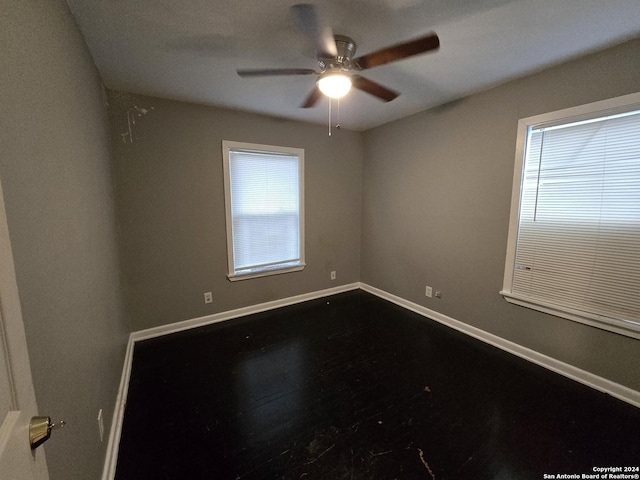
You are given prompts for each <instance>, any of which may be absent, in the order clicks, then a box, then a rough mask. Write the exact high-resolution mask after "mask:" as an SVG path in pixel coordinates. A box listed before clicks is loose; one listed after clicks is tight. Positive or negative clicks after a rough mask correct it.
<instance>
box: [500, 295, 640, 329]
mask: <svg viewBox="0 0 640 480" xmlns="http://www.w3.org/2000/svg"><path fill="white" fill-rule="evenodd" d="M500 295H502V296H503V297H504V299H505V300H506V301H507V302H509V303H512V304H514V305H519V306H521V307H526V308H531V309H533V310H538V311H539V312H544V313H548V314H549V315H555V316H556V317H562V318H566V319H568V320H572V321H574V322H578V323H582V324H585V325H590V326H592V327H596V328H600V329H602V330H607V331H609V332H613V333H617V334H620V335H624V336H627V337H631V338H637V339H640V325H639V324H637V323H634V322H631V321H623V320H618V319H614V318H608V317H603V316H602V315H595V314H591V313H587V312H581V311H579V310H573V309H569V308H564V307H558V306H554V305H548V304H545V303H543V302H540V301H539V300H536V299H532V298H528V297H524V296H520V295H514V294H512V293H511V292H508V291H505V290H502V291H501V292H500Z"/></svg>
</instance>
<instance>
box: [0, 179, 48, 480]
mask: <svg viewBox="0 0 640 480" xmlns="http://www.w3.org/2000/svg"><path fill="white" fill-rule="evenodd" d="M36 415H38V412H37V406H36V399H35V394H34V390H33V380H32V379H31V366H30V365H29V353H28V350H27V343H26V338H25V334H24V325H23V323H22V311H21V308H20V299H19V296H18V286H17V283H16V275H15V269H14V265H13V255H12V253H11V243H10V241H9V230H8V227H7V217H6V214H5V209H4V196H3V194H2V185H1V182H0V480H48V478H49V475H48V473H47V466H46V462H45V458H44V450H43V449H42V447H40V448H37V449H36V450H34V451H32V450H31V447H30V446H29V420H30V419H31V417H32V416H36Z"/></svg>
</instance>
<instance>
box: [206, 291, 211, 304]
mask: <svg viewBox="0 0 640 480" xmlns="http://www.w3.org/2000/svg"><path fill="white" fill-rule="evenodd" d="M212 302H213V294H212V293H211V292H204V303H212Z"/></svg>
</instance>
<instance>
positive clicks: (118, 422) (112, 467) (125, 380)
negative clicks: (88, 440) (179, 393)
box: [102, 334, 135, 480]
mask: <svg viewBox="0 0 640 480" xmlns="http://www.w3.org/2000/svg"><path fill="white" fill-rule="evenodd" d="M134 344H135V342H134V340H133V334H131V335H129V341H128V342H127V350H126V352H125V355H124V365H123V367H122V376H121V377H120V386H119V387H118V395H117V397H116V405H115V408H114V409H113V417H112V418H111V428H110V429H109V440H108V443H107V453H106V455H105V461H104V468H103V469H102V480H113V479H114V478H115V475H116V464H117V463H118V448H119V447H120V434H121V433H122V421H123V419H124V409H125V407H126V406H127V394H128V392H129V378H130V377H131V366H132V364H133V347H134V346H135V345H134Z"/></svg>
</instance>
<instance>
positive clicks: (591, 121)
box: [501, 94, 640, 338]
mask: <svg viewBox="0 0 640 480" xmlns="http://www.w3.org/2000/svg"><path fill="white" fill-rule="evenodd" d="M501 294H502V295H504V297H505V299H506V300H507V301H509V302H512V303H515V304H518V305H522V306H526V307H529V308H534V309H537V310H541V311H544V312H547V313H551V314H554V315H557V316H561V317H565V318H569V319H571V320H575V321H578V322H582V323H587V324H589V325H593V326H597V327H600V328H604V329H607V330H610V331H614V332H617V333H621V334H624V335H628V336H631V337H635V338H640V94H633V95H627V96H624V97H619V98H616V99H612V100H607V101H604V102H597V103H594V104H590V105H586V106H582V107H576V108H572V109H568V110H563V111H559V112H554V113H550V114H546V115H541V116H537V117H531V118H525V119H523V120H520V122H519V127H518V143H517V152H516V168H515V173H514V185H513V196H512V207H511V222H510V228H509V242H508V246H507V260H506V267H505V276H504V286H503V291H502V292H501Z"/></svg>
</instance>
